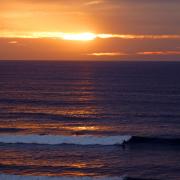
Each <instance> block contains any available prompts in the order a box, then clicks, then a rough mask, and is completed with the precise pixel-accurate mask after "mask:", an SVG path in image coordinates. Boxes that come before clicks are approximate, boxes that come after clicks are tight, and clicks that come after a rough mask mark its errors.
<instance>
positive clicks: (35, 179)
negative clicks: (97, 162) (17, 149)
mask: <svg viewBox="0 0 180 180" xmlns="http://www.w3.org/2000/svg"><path fill="white" fill-rule="evenodd" d="M0 179H1V180H10V179H11V180H24V179H26V180H155V179H144V178H133V177H132V178H131V177H127V176H120V177H109V176H108V177H89V176H82V177H75V176H69V177H68V176H61V177H60V176H59V177H51V176H20V175H6V174H0Z"/></svg>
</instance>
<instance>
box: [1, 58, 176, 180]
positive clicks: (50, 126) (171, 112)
mask: <svg viewBox="0 0 180 180" xmlns="http://www.w3.org/2000/svg"><path fill="white" fill-rule="evenodd" d="M0 179H2V180H9V179H10V180H11V179H16V180H22V179H25V180H26V179H27V180H36V179H37V180H41V179H44V180H46V179H48V180H49V179H52V180H56V179H63V180H69V179H73V180H76V179H84V180H91V179H99V180H104V179H109V180H111V179H119V180H122V179H154V180H155V179H157V180H179V179H180V63H178V62H55V61H52V62H51V61H49V62H45V61H44V62H39V61H26V62H23V61H1V62H0Z"/></svg>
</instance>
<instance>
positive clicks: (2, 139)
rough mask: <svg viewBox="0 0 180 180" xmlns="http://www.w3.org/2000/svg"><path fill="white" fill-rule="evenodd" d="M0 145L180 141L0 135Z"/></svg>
mask: <svg viewBox="0 0 180 180" xmlns="http://www.w3.org/2000/svg"><path fill="white" fill-rule="evenodd" d="M0 143H12V144H16V143H22V144H48V145H60V144H74V145H84V146H85V145H103V146H106V145H108V146H112V145H126V144H162V145H163V144H165V145H167V144H169V145H180V139H179V138H174V139H172V138H171V139H168V138H155V137H140V136H130V135H119V136H95V135H74V136H65V135H5V134H3V135H0Z"/></svg>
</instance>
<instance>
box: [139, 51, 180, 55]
mask: <svg viewBox="0 0 180 180" xmlns="http://www.w3.org/2000/svg"><path fill="white" fill-rule="evenodd" d="M136 54H138V55H180V51H145V52H137V53H136Z"/></svg>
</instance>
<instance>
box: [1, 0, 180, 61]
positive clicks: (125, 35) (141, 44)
mask: <svg viewBox="0 0 180 180" xmlns="http://www.w3.org/2000/svg"><path fill="white" fill-rule="evenodd" d="M178 22H180V1H179V0H171V1H169V0H151V1H149V0H126V1H124V0H111V1H110V0H61V1H60V0H38V1H37V0H9V1H7V0H1V1H0V59H1V60H6V59H7V60H8V59H10V60H13V59H15V60H16V59H18V60H19V59H20V60H21V59H22V60H180V23H178Z"/></svg>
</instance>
